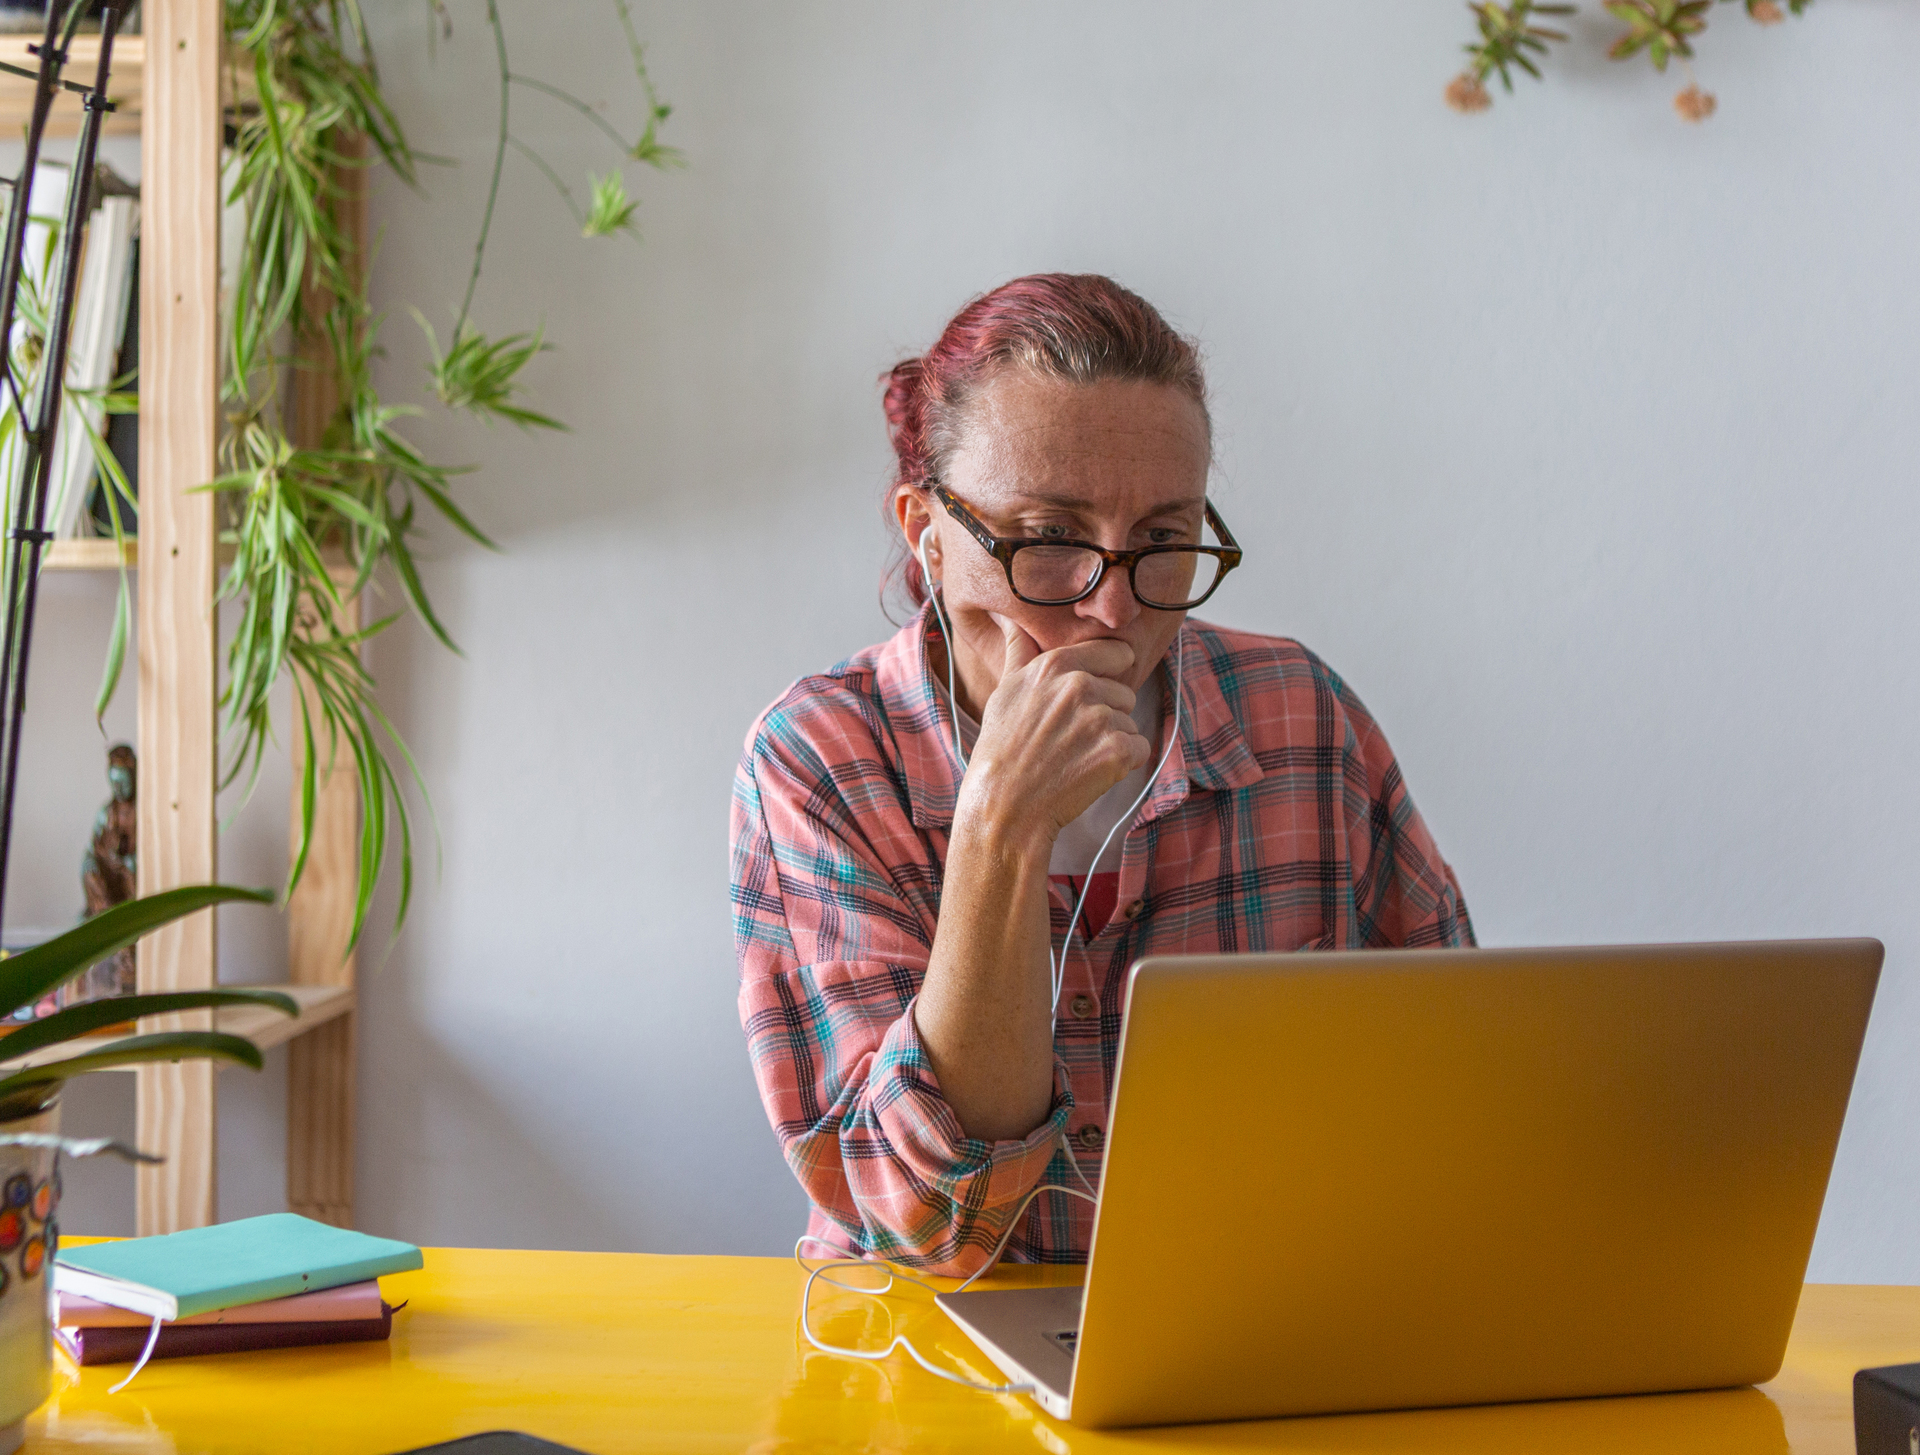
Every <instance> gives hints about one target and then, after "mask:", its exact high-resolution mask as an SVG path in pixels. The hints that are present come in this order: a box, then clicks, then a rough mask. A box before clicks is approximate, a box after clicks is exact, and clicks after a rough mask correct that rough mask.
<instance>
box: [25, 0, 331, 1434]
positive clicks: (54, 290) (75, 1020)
mask: <svg viewBox="0 0 1920 1455" xmlns="http://www.w3.org/2000/svg"><path fill="white" fill-rule="evenodd" d="M87 8H88V6H87V5H86V4H84V3H79V0H75V3H73V4H70V5H49V6H48V7H47V20H46V31H45V34H44V38H43V41H42V44H41V46H40V47H39V51H38V54H39V57H40V68H39V73H38V76H37V78H36V83H35V93H34V105H33V112H32V119H31V120H30V122H29V124H28V127H27V139H26V146H25V149H24V160H23V164H22V166H21V169H20V172H19V175H20V176H21V177H22V178H27V177H31V176H33V174H34V168H35V165H36V163H37V161H38V157H39V151H40V141H41V138H42V136H43V134H44V132H45V127H46V119H47V112H48V109H49V107H50V106H51V103H52V99H53V95H54V90H55V88H56V86H58V85H61V84H63V83H62V81H61V77H60V74H59V73H60V68H61V65H62V63H63V61H64V59H65V42H66V40H67V38H68V37H69V36H70V35H71V34H72V31H73V28H74V26H75V25H76V24H77V23H78V21H79V19H80V16H81V15H82V14H83V13H84V12H85V11H86V9H87ZM117 22H118V13H117V11H116V10H115V9H113V8H109V9H107V10H106V11H105V12H104V17H103V23H102V29H101V46H100V60H99V65H98V69H97V71H96V74H95V78H94V82H93V85H92V87H91V88H89V89H90V93H91V94H90V95H89V96H88V98H87V102H88V104H87V105H86V108H85V120H84V121H83V122H82V125H81V130H80V140H79V144H78V146H77V148H76V151H75V160H74V165H73V167H72V168H71V173H70V177H71V180H70V182H69V187H68V196H67V203H66V209H65V218H64V221H63V224H62V235H61V238H60V244H59V263H58V268H57V271H56V272H55V274H54V279H55V282H54V284H53V286H52V287H51V288H50V289H48V290H47V294H46V296H45V297H44V298H43V299H41V300H39V302H40V304H41V305H42V306H40V307H39V308H38V309H37V310H36V311H37V312H38V313H39V319H38V322H39V324H40V327H39V328H38V329H36V330H32V332H33V334H34V336H35V337H36V338H37V340H38V342H37V345H36V347H35V348H34V349H33V350H32V351H31V352H32V353H33V354H34V355H35V358H34V359H32V360H29V359H27V358H24V357H22V355H23V354H24V353H26V352H28V351H27V350H25V349H23V348H22V347H21V344H22V339H19V338H16V336H15V332H14V320H15V313H16V305H17V304H18V303H19V301H20V297H21V293H22V279H21V268H20V258H21V249H22V247H23V245H24V237H25V231H26V206H25V197H24V195H23V194H24V192H25V190H26V189H25V188H24V187H20V186H17V185H16V187H15V189H14V193H15V195H14V197H13V199H12V201H13V205H12V206H11V207H10V208H9V209H8V215H7V220H6V227H5V240H4V243H0V347H4V348H5V349H6V359H5V362H6V364H7V366H8V368H7V370H6V372H7V374H8V375H9V379H10V382H11V383H12V384H13V386H14V387H13V389H12V391H11V392H12V393H13V395H14V397H15V400H16V403H18V402H19V395H20V392H21V387H20V381H22V380H24V379H26V378H27V377H29V372H30V367H31V364H33V363H36V362H37V363H38V364H39V366H40V367H39V378H38V380H37V382H36V383H35V385H34V386H33V387H32V388H31V390H30V392H29V394H28V403H27V404H23V405H21V407H20V408H19V411H18V414H17V415H16V416H15V419H14V427H15V428H16V429H17V430H18V432H19V438H20V445H21V449H20V466H19V473H18V476H17V478H16V479H15V481H14V482H13V488H12V490H11V492H10V493H11V495H12V499H11V501H10V502H9V504H10V507H11V508H10V509H9V510H8V512H7V515H8V517H9V529H8V530H7V532H6V538H5V548H4V555H3V556H0V909H3V908H4V904H5V893H6V866H7V860H8V856H9V852H10V849H11V845H12V840H13V807H14V788H15V785H16V783H17V781H18V773H19V765H20V737H21V729H22V727H23V724H24V721H25V709H26V683H27V666H28V663H29V661H30V659H31V655H32V646H33V622H34V606H35V603H36V600H37V597H38V589H39V573H40V552H41V548H42V547H43V546H44V545H45V543H46V541H47V539H48V532H47V529H46V517H47V484H48V479H49V474H50V470H51V465H52V460H53V457H54V447H55V445H56V443H57V437H58V433H59V423H60V419H61V414H60V405H61V395H62V391H63V385H64V383H65V374H66V346H67V341H68V337H69V334H70V332H71V327H72V322H73V308H74V293H75V284H76V281H77V277H78V264H79V257H80V242H81V233H82V231H83V225H84V221H85V218H86V215H87V204H88V200H89V197H90V194H91V192H92V187H93V171H94V158H95V154H96V147H97V144H98V141H99V132H100V120H101V117H102V115H103V112H102V110H101V108H100V107H98V106H97V105H95V104H93V103H94V102H95V101H96V100H97V99H99V98H102V97H104V96H105V95H106V89H107V81H108V76H109V72H110V68H111V64H112V55H113V38H114V31H115V28H116V25H117ZM63 27H64V29H63ZM65 84H71V83H65ZM23 311H24V310H23ZM233 900H253V901H257V902H262V903H271V902H272V900H273V893H272V891H270V890H252V889H235V888H230V887H228V886H225V885H219V884H207V885H190V886H186V887H183V888H178V889H170V890H166V891H163V892H162V893H159V894H151V895H147V896H144V897H142V898H139V899H134V900H130V901H128V902H127V903H125V904H120V905H116V906H114V907H113V908H111V909H109V910H106V911H104V912H102V913H101V914H99V915H96V916H95V917H94V918H92V919H90V920H87V921H86V922H84V923H83V924H80V925H78V926H76V927H75V928H73V929H71V930H68V931H67V932H66V933H65V934H62V935H59V936H56V937H55V938H54V939H51V940H48V941H46V942H45V943H43V944H40V945H36V946H34V947H33V948H31V949H29V950H26V951H23V952H22V953H20V954H18V955H14V956H12V957H10V958H4V959H0V1017H10V1016H11V1015H12V1014H13V1012H15V1011H16V1010H18V1009H20V1008H21V1007H23V1006H30V1005H33V1004H35V1003H36V1002H38V1001H40V1000H41V999H42V998H43V997H44V996H46V995H47V994H48V993H49V992H51V991H54V990H56V989H58V988H59V987H60V986H62V985H64V984H65V983H66V982H67V981H69V980H72V979H73V978H74V977H76V976H78V975H80V974H82V973H84V972H85V971H86V970H88V969H89V968H90V967H92V966H93V965H95V964H97V963H99V962H100V961H101V960H104V959H106V958H108V957H109V956H111V955H114V954H117V953H118V952H119V951H121V950H123V949H125V948H127V947H128V946H130V945H132V944H134V943H135V942H136V941H138V940H139V939H140V937H141V936H142V935H144V934H146V933H147V932H148V931H149V930H152V929H156V928H158V927H159V926H161V925H164V924H167V923H169V922H170V921H172V920H176V919H179V918H180V917H181V916H182V915H187V914H192V913H194V912H196V911H200V910H206V909H209V908H211V907H212V906H214V905H216V904H220V903H222V902H226V901H233ZM242 1004H253V1005H269V1006H272V1007H274V1008H275V1009H277V1010H280V1011H283V1012H285V1013H287V1014H289V1015H297V1014H299V1009H298V1007H297V1006H296V1005H295V1003H294V1002H293V1000H292V999H291V998H290V997H288V996H285V995H282V994H280V993H278V992H277V991H259V990H218V989H209V990H199V991H186V992H179V993H174V994H160V995H131V996H115V997H110V998H104V999H99V1000H91V1001H86V1002H83V1003H80V1004H75V1005H69V1006H67V1007H66V1008H65V1009H60V1010H55V1011H54V1012H53V1013H52V1014H50V1015H45V1016H42V1017H40V1018H39V1019H36V1020H31V1021H29V1022H27V1023H26V1024H25V1025H23V1026H21V1027H20V1028H19V1029H16V1030H13V1031H12V1032H11V1033H10V1034H9V1035H8V1036H7V1037H6V1038H5V1039H4V1040H0V1455H4V1452H11V1451H13V1450H15V1449H17V1448H18V1447H19V1445H20V1443H21V1441H22V1438H23V1436H24V1429H23V1422H24V1420H25V1419H26V1416H27V1415H28V1414H30V1413H31V1412H32V1411H33V1410H34V1409H35V1408H37V1407H38V1406H39V1405H40V1403H41V1402H42V1401H43V1400H44V1399H45V1398H46V1396H47V1386H48V1376H49V1374H50V1372H51V1368H52V1333H53V1330H52V1324H51V1319H50V1315H51V1313H52V1300H51V1297H50V1285H51V1282H52V1275H51V1264H52V1262H53V1258H54V1254H55V1253H56V1252H57V1251H58V1248H59V1238H60V1234H59V1223H58V1209H59V1197H60V1176H59V1165H58V1163H59V1156H60V1152H61V1148H62V1147H63V1145H67V1146H72V1147H73V1149H74V1150H75V1151H78V1152H91V1151H95V1150H102V1149H104V1148H106V1147H107V1146H109V1145H110V1144H106V1143H98V1142H94V1143H85V1144H69V1143H63V1141H62V1139H61V1137H60V1136H59V1125H58V1123H59V1103H60V1091H61V1088H62V1087H63V1086H65V1084H66V1083H67V1081H68V1080H70V1079H71V1078H72V1077H75V1076H80V1075H85V1074H87V1073H89V1072H94V1071H104V1070H107V1069H110V1068H114V1067H120V1066H127V1065H132V1064H137V1063H140V1062H143V1061H178V1060H181V1059H183V1058H185V1057H211V1058H215V1059H220V1060H227V1061H238V1062H240V1063H241V1064H243V1065H248V1066H252V1067H254V1068H255V1069H258V1068H259V1066H260V1051H259V1048H258V1047H256V1046H254V1045H253V1043H252V1042H250V1041H246V1040H243V1039H242V1038H241V1037H239V1036H233V1035H226V1034H222V1033H220V1032H218V1031H159V1032H154V1033H150V1034H146V1035H140V1034H135V1035H131V1036H115V1035H113V1034H111V1032H110V1031H109V1030H108V1028H109V1027H111V1026H115V1025H118V1024H121V1023H123V1022H125V1021H127V1020H129V1019H132V1018H136V1017H139V1016H150V1015H166V1014H173V1013H177V1012H181V1011H193V1010H208V1009H212V1008H214V1007H217V1006H222V1005H242ZM89 1035H91V1036H93V1037H94V1038H95V1041H94V1044H92V1045H85V1044H81V1038H82V1037H86V1036H89ZM131 1155H135V1156H137V1155H138V1154H131Z"/></svg>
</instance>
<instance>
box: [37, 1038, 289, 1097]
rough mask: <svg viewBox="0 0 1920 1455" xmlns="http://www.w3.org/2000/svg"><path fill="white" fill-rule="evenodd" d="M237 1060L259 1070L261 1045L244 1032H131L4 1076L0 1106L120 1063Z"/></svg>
mask: <svg viewBox="0 0 1920 1455" xmlns="http://www.w3.org/2000/svg"><path fill="white" fill-rule="evenodd" d="M189 1059H193V1060H206V1059H212V1060H218V1061H233V1062H237V1063H238V1064H239V1065H242V1066H246V1067H250V1068H251V1069H253V1070H255V1071H258V1070H259V1069H260V1067H261V1064H262V1061H261V1056H260V1048H259V1047H258V1046H256V1045H254V1044H253V1042H252V1041H249V1040H247V1039H246V1038H245V1037H244V1036H230V1035H228V1034H227V1033H226V1032H224V1031H161V1032H159V1033H157V1034H155V1035H151V1036H128V1037H127V1038H126V1039H125V1040H124V1041H113V1042H110V1043H109V1044H108V1045H106V1046H103V1047H101V1049H99V1050H98V1051H93V1052H89V1053H88V1054H87V1055H84V1056H69V1057H67V1058H66V1059H65V1060H64V1061H49V1062H47V1063H46V1065H44V1066H29V1067H27V1069H26V1070H24V1071H16V1072H14V1073H13V1075H11V1076H8V1077H6V1078H5V1079H4V1080H0V1107H4V1106H6V1105H7V1103H8V1102H10V1101H11V1100H12V1099H13V1097H15V1096H16V1095H18V1094H19V1093H20V1092H23V1091H26V1090H29V1089H30V1088H35V1087H48V1086H57V1085H59V1084H60V1083H61V1082H63V1081H67V1080H69V1079H71V1078H72V1077H75V1076H81V1075H85V1074H86V1073H87V1072H89V1071H111V1070H112V1069H113V1068H114V1067H116V1066H137V1065H140V1064H142V1063H144V1062H149V1061H185V1060H189Z"/></svg>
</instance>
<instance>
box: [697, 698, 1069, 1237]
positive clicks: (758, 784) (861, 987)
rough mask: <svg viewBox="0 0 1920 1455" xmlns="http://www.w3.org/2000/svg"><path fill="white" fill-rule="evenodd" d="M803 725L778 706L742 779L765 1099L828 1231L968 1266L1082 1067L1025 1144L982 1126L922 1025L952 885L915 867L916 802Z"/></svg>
mask: <svg viewBox="0 0 1920 1455" xmlns="http://www.w3.org/2000/svg"><path fill="white" fill-rule="evenodd" d="M776 712H777V709H776ZM813 726H814V727H815V728H816V729H817V728H818V727H819V726H820V724H819V723H818V722H816V723H814V724H813ZM828 726H829V727H835V726H838V725H836V724H828ZM793 729H794V724H793V723H792V722H791V720H786V719H779V718H776V716H775V714H774V713H770V714H769V717H768V718H765V719H763V720H762V721H761V723H759V724H757V725H756V728H755V731H754V733H753V734H752V735H751V736H750V737H749V739H748V743H747V753H746V756H745V757H744V759H743V760H742V762H741V764H740V767H739V770H738V772H737V774H736V776H735V781H734V799H733V813H732V881H733V920H734V941H735V948H736V951H737V953H738V958H739V968H740V1020H741V1024H742V1026H743V1027H744V1028H745V1030H746V1036H747V1047H748V1052H749V1055H750V1056H751V1058H752V1062H753V1069H754V1076H755V1079H756V1081H757V1082H758V1084H759V1089H760V1098H761V1101H762V1103H763V1104H764V1105H765V1107H766V1110H767V1116H768V1119H769V1120H770V1121H771V1122H772V1123H773V1129H774V1132H775V1133H776V1135H777V1136H778V1137H779V1140H780V1146H781V1150H782V1151H783V1153H784V1154H785V1156H786V1159H787V1163H788V1165H789V1166H790V1167H791V1168H792V1169H793V1171H794V1174H795V1176H797V1177H798V1178H799V1180H800V1184H801V1186H802V1187H803V1188H804V1189H805V1190H806V1193H807V1196H808V1197H809V1198H811V1199H812V1202H813V1206H814V1211H815V1216H814V1219H813V1224H814V1226H813V1230H812V1232H813V1235H814V1236H816V1237H829V1238H831V1240H832V1241H834V1242H836V1243H837V1244H838V1245H839V1246H841V1247H842V1248H844V1249H845V1250H846V1251H848V1252H851V1253H854V1254H856V1255H863V1256H864V1255H870V1256H875V1257H882V1258H890V1259H894V1260H897V1261H899V1262H902V1263H907V1264H912V1265H915V1266H919V1267H924V1268H926V1269H929V1270H930V1271H933V1272H937V1273H963V1272H971V1271H972V1270H973V1269H974V1268H977V1267H978V1266H979V1265H980V1264H981V1263H982V1262H984V1261H985V1258H986V1255H987V1254H988V1253H989V1252H991V1250H992V1249H993V1247H994V1245H995V1244H996V1243H997V1242H998V1241H999V1239H1000V1235H1001V1233H1002V1232H1003V1231H1004V1230H1005V1228H1006V1224H1007V1221H1008V1219H1009V1218H1010V1217H1012V1216H1013V1214H1014V1213H1015V1212H1016V1211H1017V1210H1018V1208H1019V1205H1020V1203H1021V1200H1022V1199H1024V1198H1025V1197H1026V1195H1027V1194H1028V1193H1029V1192H1031V1191H1032V1190H1033V1188H1034V1187H1036V1186H1037V1185H1039V1183H1040V1182H1041V1180H1042V1178H1043V1177H1044V1176H1045V1175H1046V1172H1047V1168H1048V1165H1049V1164H1050V1163H1051V1162H1052V1161H1053V1160H1054V1158H1055V1157H1056V1156H1057V1155H1059V1149H1060V1145H1061V1138H1062V1136H1063V1134H1064V1130H1065V1127H1066V1121H1067V1116H1068V1112H1069V1110H1070V1109H1071V1107H1072V1105H1073V1099H1072V1096H1071V1094H1070V1092H1069V1091H1068V1078H1067V1072H1066V1069H1065V1067H1064V1066H1062V1065H1061V1064H1060V1063H1059V1062H1058V1061H1057V1060H1056V1063H1055V1067H1054V1097H1053V1105H1052V1110H1051V1112H1050V1114H1049V1116H1048V1118H1047V1120H1045V1121H1044V1122H1042V1123H1041V1125H1040V1126H1038V1127H1036V1128H1035V1129H1034V1130H1033V1131H1032V1132H1031V1133H1030V1134H1029V1135H1028V1136H1026V1137H1025V1138H1023V1139H1021V1140H1017V1141H1003V1142H985V1141H981V1140H979V1139H978V1138H974V1137H969V1136H967V1134H966V1132H965V1131H964V1129H963V1128H962V1127H961V1125H960V1122H959V1119H958V1118H957V1117H956V1116H955V1115H954V1112H953V1109H952V1107H950V1106H949V1105H948V1104H947V1101H946V1098H945V1097H944V1096H943V1095H942V1094H941V1091H940V1084H939V1080H938V1078H937V1077H936V1076H935V1075H934V1071H933V1065H932V1063H931V1061H930V1060H929V1058H928V1056H927V1051H926V1047H925V1045H924V1044H923V1043H922V1041H921V1039H920V1033H919V1030H918V1028H917V1027H916V1026H915V1024H914V1017H913V1008H914V1002H915V998H916V996H917V995H918V992H919V988H920V983H921V980H922V978H923V977H924V976H925V973H926V968H927V959H928V955H929V953H930V950H931V947H932V938H933V929H934V924H935V920H936V916H937V888H936V887H935V882H934V876H933V875H924V876H923V875H920V874H917V873H905V872H903V871H902V866H903V864H904V863H905V862H907V858H906V856H904V855H903V854H902V853H901V843H900V840H899V838H898V836H899V835H901V834H912V833H913V829H912V825H911V822H910V819H909V815H908V813H907V810H906V807H905V805H904V803H897V802H896V803H887V802H885V801H884V799H885V785H884V783H881V782H878V781H876V780H875V778H874V776H873V775H872V773H871V772H870V771H868V769H867V768H866V767H865V766H864V765H865V764H867V763H869V762H871V761H872V760H871V759H868V758H866V757H865V755H864V754H862V753H861V752H859V751H858V745H857V744H845V743H842V742H839V741H837V740H836V736H835V734H834V733H832V732H829V733H826V734H818V733H815V734H807V733H801V732H796V731H794V730H793ZM849 747H850V748H852V749H853V751H852V752H851V753H850V754H848V756H846V757H845V758H844V760H842V761H830V759H836V758H840V757H841V753H842V750H844V749H846V748H849ZM850 798H858V799H859V812H858V813H856V812H855V811H854V805H853V803H851V802H850V801H849V800H850ZM876 837H878V838H879V839H880V840H882V841H883V844H882V845H876V842H875V839H876ZM919 857H920V859H921V860H922V861H924V859H925V857H926V856H925V854H924V853H922V854H921V855H920V856H919Z"/></svg>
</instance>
